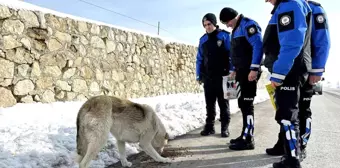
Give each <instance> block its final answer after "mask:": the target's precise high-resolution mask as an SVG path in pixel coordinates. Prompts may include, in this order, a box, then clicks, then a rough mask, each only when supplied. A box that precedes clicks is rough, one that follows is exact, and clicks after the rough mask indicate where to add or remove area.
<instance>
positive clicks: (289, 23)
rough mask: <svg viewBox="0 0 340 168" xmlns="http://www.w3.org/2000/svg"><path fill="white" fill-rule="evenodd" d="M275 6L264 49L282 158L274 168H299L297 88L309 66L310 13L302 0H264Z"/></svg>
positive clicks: (303, 80)
mask: <svg viewBox="0 0 340 168" xmlns="http://www.w3.org/2000/svg"><path fill="white" fill-rule="evenodd" d="M265 1H266V2H270V3H271V4H273V5H274V9H273V11H272V17H271V19H270V21H269V25H268V26H267V29H266V32H265V35H264V40H263V49H264V53H265V55H266V57H265V61H264V64H265V66H266V67H267V68H268V70H269V71H270V72H271V77H270V81H271V84H272V86H273V87H275V88H276V89H275V96H274V98H275V103H276V107H277V111H276V116H275V119H276V121H277V122H278V123H279V124H280V128H281V129H280V135H281V136H282V141H283V144H284V154H285V157H284V159H282V160H281V161H280V162H277V163H274V164H273V167H274V168H287V167H289V168H300V167H301V165H300V159H299V158H300V141H299V139H300V138H299V137H300V131H299V119H298V118H299V117H298V115H299V100H300V88H301V86H302V85H303V84H304V83H305V82H306V81H307V77H308V71H309V70H310V69H311V44H310V43H311V30H312V18H311V17H312V16H311V15H312V13H311V9H310V7H309V5H308V4H307V2H305V1H304V0H265Z"/></svg>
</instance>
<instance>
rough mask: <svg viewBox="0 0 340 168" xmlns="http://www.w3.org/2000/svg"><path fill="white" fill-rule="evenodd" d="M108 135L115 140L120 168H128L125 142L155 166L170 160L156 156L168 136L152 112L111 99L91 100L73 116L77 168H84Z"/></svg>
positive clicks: (139, 105)
mask: <svg viewBox="0 0 340 168" xmlns="http://www.w3.org/2000/svg"><path fill="white" fill-rule="evenodd" d="M110 132H111V134H112V135H113V136H114V137H115V138H116V140H117V146H118V151H119V155H120V161H121V163H122V166H123V167H131V165H132V163H131V162H128V161H127V159H126V152H125V142H128V143H138V142H139V146H140V147H141V148H142V149H143V151H144V152H145V153H146V154H148V155H149V156H151V157H152V158H153V159H154V160H155V161H157V162H163V163H169V162H171V159H169V158H164V157H162V156H161V155H160V154H161V153H162V152H163V148H164V146H165V145H166V144H167V143H168V139H169V136H168V134H167V132H166V130H165V127H164V125H163V124H162V122H161V120H160V119H159V118H158V116H157V115H156V113H155V112H154V110H153V109H152V108H151V107H150V106H148V105H146V104H138V103H134V102H131V101H129V100H126V99H124V100H122V99H119V98H117V97H113V96H95V97H92V98H90V99H89V100H87V101H86V102H85V103H84V104H83V105H82V107H81V108H80V110H79V112H78V116H77V153H78V160H77V162H78V163H79V167H80V168H88V167H89V165H90V162H91V160H93V159H94V158H95V157H96V156H97V154H98V153H99V151H100V150H101V149H102V148H103V147H104V145H105V144H106V142H107V139H108V135H109V133H110Z"/></svg>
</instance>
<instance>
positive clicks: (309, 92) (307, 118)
mask: <svg viewBox="0 0 340 168" xmlns="http://www.w3.org/2000/svg"><path fill="white" fill-rule="evenodd" d="M313 94H314V92H313V86H312V85H311V84H309V82H308V81H307V82H305V84H304V85H303V86H302V88H301V91H300V95H301V96H300V101H299V109H300V112H299V120H300V135H301V148H302V149H304V148H306V146H307V143H308V140H309V137H310V134H311V128H312V110H311V109H310V104H311V100H312V97H313Z"/></svg>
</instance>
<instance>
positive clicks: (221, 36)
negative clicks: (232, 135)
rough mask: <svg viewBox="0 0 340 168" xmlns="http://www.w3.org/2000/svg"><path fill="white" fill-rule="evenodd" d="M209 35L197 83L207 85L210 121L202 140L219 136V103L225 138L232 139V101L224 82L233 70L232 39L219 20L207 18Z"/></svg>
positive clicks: (198, 60)
mask: <svg viewBox="0 0 340 168" xmlns="http://www.w3.org/2000/svg"><path fill="white" fill-rule="evenodd" d="M202 24H203V26H204V28H205V30H206V33H205V34H204V35H203V36H202V37H201V38H200V41H199V46H198V52H197V58H196V80H197V81H198V82H199V84H201V83H204V94H205V102H206V110H207V118H206V124H205V127H204V130H203V131H202V132H201V135H202V136H207V135H210V134H214V133H215V129H214V123H215V116H216V107H215V104H216V99H217V102H218V105H219V107H220V121H221V136H222V137H228V136H229V129H228V127H229V122H230V108H229V100H227V99H225V98H224V94H223V93H224V92H223V85H222V80H223V77H224V76H227V75H229V70H230V67H231V66H230V65H229V64H230V59H229V54H230V52H229V49H230V36H229V33H228V32H227V31H224V30H221V29H219V27H218V25H217V20H216V16H215V15H214V14H212V13H208V14H206V15H205V16H204V17H203V19H202Z"/></svg>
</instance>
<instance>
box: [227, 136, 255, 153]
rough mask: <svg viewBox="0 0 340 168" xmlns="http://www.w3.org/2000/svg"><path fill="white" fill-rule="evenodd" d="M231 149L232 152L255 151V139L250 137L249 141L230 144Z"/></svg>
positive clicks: (242, 140)
mask: <svg viewBox="0 0 340 168" xmlns="http://www.w3.org/2000/svg"><path fill="white" fill-rule="evenodd" d="M229 149H231V150H253V149H255V142H254V138H250V137H248V138H247V139H245V140H244V139H241V140H238V141H236V142H235V143H232V144H230V146H229Z"/></svg>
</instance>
